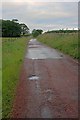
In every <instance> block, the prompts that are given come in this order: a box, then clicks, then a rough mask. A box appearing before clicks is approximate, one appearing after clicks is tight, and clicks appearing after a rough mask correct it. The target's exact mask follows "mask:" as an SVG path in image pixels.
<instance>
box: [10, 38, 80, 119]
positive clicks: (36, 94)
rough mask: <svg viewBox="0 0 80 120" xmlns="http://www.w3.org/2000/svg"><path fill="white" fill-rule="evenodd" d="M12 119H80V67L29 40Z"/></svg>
mask: <svg viewBox="0 0 80 120" xmlns="http://www.w3.org/2000/svg"><path fill="white" fill-rule="evenodd" d="M11 117H13V118H77V117H78V64H77V63H76V62H74V61H73V59H72V58H70V57H67V56H66V55H63V54H62V53H59V52H57V51H56V50H54V49H51V48H49V47H46V46H44V45H42V44H41V43H39V42H37V41H36V40H30V42H29V45H28V51H27V53H26V56H25V60H24V65H23V68H22V71H21V75H20V80H19V83H18V86H17V91H16V97H15V100H14V104H13V109H12V116H11Z"/></svg>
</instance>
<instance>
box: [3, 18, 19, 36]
mask: <svg viewBox="0 0 80 120" xmlns="http://www.w3.org/2000/svg"><path fill="white" fill-rule="evenodd" d="M20 35H21V27H20V24H19V23H16V22H14V21H10V20H2V36H3V37H20Z"/></svg>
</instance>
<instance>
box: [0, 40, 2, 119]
mask: <svg viewBox="0 0 80 120" xmlns="http://www.w3.org/2000/svg"><path fill="white" fill-rule="evenodd" d="M1 118H2V38H0V119H1Z"/></svg>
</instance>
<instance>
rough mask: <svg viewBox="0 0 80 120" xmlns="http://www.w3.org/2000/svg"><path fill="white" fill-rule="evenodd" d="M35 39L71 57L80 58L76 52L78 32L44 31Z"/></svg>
mask: <svg viewBox="0 0 80 120" xmlns="http://www.w3.org/2000/svg"><path fill="white" fill-rule="evenodd" d="M37 39H38V40H39V41H40V42H42V43H44V44H46V45H48V46H50V47H52V48H55V49H58V50H61V51H62V52H63V53H65V54H68V55H70V56H72V57H73V58H76V59H79V58H80V56H79V54H78V33H45V34H42V35H40V36H38V37H37Z"/></svg>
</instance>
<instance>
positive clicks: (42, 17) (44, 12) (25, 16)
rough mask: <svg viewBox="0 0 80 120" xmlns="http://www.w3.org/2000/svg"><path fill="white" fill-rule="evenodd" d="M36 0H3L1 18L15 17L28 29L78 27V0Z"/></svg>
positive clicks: (45, 29)
mask: <svg viewBox="0 0 80 120" xmlns="http://www.w3.org/2000/svg"><path fill="white" fill-rule="evenodd" d="M37 1H38V2H36V0H14V2H11V0H3V1H2V18H3V19H10V20H11V19H13V18H16V19H18V20H19V22H20V23H25V24H26V25H27V26H28V27H29V28H30V31H31V30H32V29H34V28H35V29H43V30H44V31H47V30H53V29H62V28H77V27H78V0H69V1H68V0H62V1H64V2H62V1H60V0H43V2H42V0H37ZM49 1H51V2H49ZM55 1H56V2H55ZM0 9H1V8H0ZM0 11H1V10H0ZM0 17H1V13H0Z"/></svg>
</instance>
